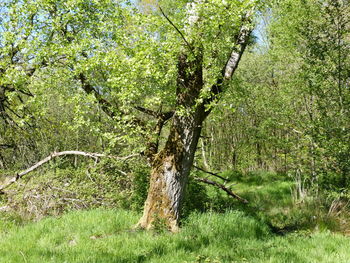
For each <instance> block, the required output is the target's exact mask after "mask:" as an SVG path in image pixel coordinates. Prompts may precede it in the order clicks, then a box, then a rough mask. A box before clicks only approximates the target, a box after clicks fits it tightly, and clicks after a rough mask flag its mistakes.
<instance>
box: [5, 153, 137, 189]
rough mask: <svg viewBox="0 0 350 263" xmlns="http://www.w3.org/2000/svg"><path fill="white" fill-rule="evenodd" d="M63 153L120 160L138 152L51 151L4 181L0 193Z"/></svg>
mask: <svg viewBox="0 0 350 263" xmlns="http://www.w3.org/2000/svg"><path fill="white" fill-rule="evenodd" d="M65 155H81V156H85V157H89V158H93V159H95V160H97V159H98V158H102V157H104V158H111V159H115V160H121V161H126V160H128V159H131V158H134V157H137V156H139V154H131V155H128V156H125V157H118V156H113V155H106V154H102V153H89V152H82V151H63V152H53V153H51V154H50V155H49V156H48V157H46V158H45V159H43V160H41V161H39V162H37V163H36V164H34V165H33V166H31V167H29V168H28V169H26V170H24V171H22V172H20V173H17V174H16V176H14V177H12V178H11V179H9V180H7V182H6V183H4V185H1V186H0V193H1V192H2V191H3V190H4V189H5V188H7V187H9V186H10V185H12V184H13V183H15V182H17V181H18V180H19V179H20V178H22V177H23V176H24V175H26V174H28V173H30V172H32V171H34V170H35V169H37V168H39V167H40V166H42V165H43V164H45V163H47V162H49V161H51V160H52V159H53V158H55V157H59V156H65Z"/></svg>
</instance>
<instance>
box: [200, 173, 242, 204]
mask: <svg viewBox="0 0 350 263" xmlns="http://www.w3.org/2000/svg"><path fill="white" fill-rule="evenodd" d="M194 179H195V180H197V181H199V182H202V183H205V184H210V185H213V186H216V187H218V188H220V189H221V190H223V191H225V192H226V193H227V194H228V195H229V196H232V197H233V198H235V199H237V200H238V201H241V202H242V203H244V204H248V203H249V202H248V200H246V199H244V198H242V197H240V196H239V195H237V194H235V193H234V192H232V191H231V190H230V189H228V188H227V187H226V186H224V185H223V184H220V183H218V182H215V181H212V180H209V179H207V178H199V177H194Z"/></svg>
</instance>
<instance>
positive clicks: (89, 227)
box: [0, 209, 350, 263]
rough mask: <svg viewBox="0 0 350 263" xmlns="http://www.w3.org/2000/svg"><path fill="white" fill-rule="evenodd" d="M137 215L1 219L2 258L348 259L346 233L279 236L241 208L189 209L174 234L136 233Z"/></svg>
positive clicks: (299, 262) (6, 261)
mask: <svg viewBox="0 0 350 263" xmlns="http://www.w3.org/2000/svg"><path fill="white" fill-rule="evenodd" d="M139 216H140V215H139V214H137V213H132V212H126V211H123V210H102V209H98V210H91V211H76V212H70V213H68V214H66V215H63V216H61V217H59V218H46V219H43V220H41V221H39V222H36V223H29V224H26V225H24V226H18V225H12V226H9V225H7V226H6V227H5V225H3V224H0V226H1V227H2V228H1V229H0V238H1V241H0V262H1V263H12V262H13V263H19V262H32V263H39V262H60V263H61V262H62V263H63V262H67V263H68V262H69V263H74V262H79V263H85V262H89V263H92V262H101V263H108V262H116V263H117V262H118V263H121V262H152V263H153V262H154V263H157V262H169V263H171V262H276V263H277V262H278V263H281V262H295V263H303V262H325V263H326V262H327V263H330V262H334V263H342V262H343V263H347V262H350V249H349V248H350V239H349V238H346V237H344V236H341V235H335V234H331V233H330V232H319V233H314V234H311V235H301V234H290V235H286V236H277V235H274V234H272V233H271V232H270V230H269V228H268V227H267V226H266V224H265V223H263V222H262V221H259V220H257V219H255V218H253V217H251V216H248V215H247V214H245V213H244V212H240V211H228V212H226V213H222V214H218V213H209V212H208V213H204V214H192V215H190V216H189V217H188V218H187V219H186V221H185V222H184V223H183V227H182V230H181V231H180V232H179V233H177V234H171V233H168V232H162V231H151V232H147V231H140V230H134V229H133V226H134V225H135V223H136V222H137V219H138V217H139ZM4 227H5V228H4Z"/></svg>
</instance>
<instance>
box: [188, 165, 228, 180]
mask: <svg viewBox="0 0 350 263" xmlns="http://www.w3.org/2000/svg"><path fill="white" fill-rule="evenodd" d="M193 167H194V168H196V169H197V170H199V171H202V172H204V173H207V174H210V175H212V176H215V177H217V178H220V179H221V180H224V181H225V182H230V180H228V179H226V178H225V177H222V176H220V175H218V174H217V173H213V172H209V171H206V170H204V169H203V168H200V167H198V166H195V165H193Z"/></svg>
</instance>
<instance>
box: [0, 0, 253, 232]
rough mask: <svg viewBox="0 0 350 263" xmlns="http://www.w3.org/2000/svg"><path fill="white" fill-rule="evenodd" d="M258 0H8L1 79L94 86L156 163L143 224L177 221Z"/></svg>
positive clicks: (119, 137) (122, 134) (123, 132)
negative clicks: (203, 137)
mask: <svg viewBox="0 0 350 263" xmlns="http://www.w3.org/2000/svg"><path fill="white" fill-rule="evenodd" d="M257 7H258V1H253V0H245V1H242V0H240V1H239V0H237V1H221V0H220V1H219V0H207V1H204V0H195V1H176V2H173V1H170V2H167V1H158V2H157V1H144V2H143V5H138V4H136V3H135V2H133V1H110V0H104V1H89V0H81V1H69V0H66V1H50V0H35V1H27V0H26V1H15V0H9V1H5V2H4V3H3V4H2V6H1V10H2V13H4V14H7V16H5V19H3V20H2V27H3V30H4V31H5V32H4V33H5V34H3V37H2V38H1V60H2V62H1V65H5V64H6V63H7V65H8V66H6V65H5V66H4V67H2V68H4V70H2V72H1V74H2V82H1V83H0V84H1V88H2V89H3V90H4V89H7V90H8V88H7V87H10V88H11V89H12V90H13V91H14V90H18V91H19V92H20V91H21V90H23V89H19V87H20V86H19V84H18V85H17V84H16V83H15V82H13V81H12V80H13V78H16V76H23V77H22V79H24V80H25V81H21V82H20V85H22V86H25V88H26V90H27V89H29V90H30V88H31V87H33V86H34V87H36V86H38V85H39V86H40V87H42V88H43V89H44V90H45V87H47V86H49V85H53V84H52V81H51V82H50V78H51V77H52V78H55V79H57V77H59V78H60V79H65V81H62V82H61V83H67V84H68V83H70V84H71V85H72V87H73V88H72V90H74V89H77V88H78V87H80V88H81V90H83V91H85V93H87V94H90V95H91V96H93V97H94V98H95V101H96V102H97V103H98V104H99V105H100V107H101V109H102V110H103V111H104V112H105V113H106V115H108V116H109V117H110V118H111V121H112V122H113V124H114V126H115V129H116V131H118V134H115V135H114V136H115V138H112V139H111V140H113V141H128V140H130V138H134V139H133V140H134V142H135V141H137V142H140V143H139V145H142V146H140V147H136V148H135V151H142V152H143V153H144V156H145V157H146V158H147V160H148V162H149V164H150V166H151V175H150V188H149V192H148V197H147V200H146V203H145V207H144V213H143V216H142V218H141V219H140V221H139V226H140V227H142V228H146V229H149V228H151V227H152V226H153V225H154V224H155V223H159V222H164V223H165V225H166V226H167V227H168V228H169V229H170V230H172V231H176V230H177V228H178V225H179V216H180V211H181V203H182V199H183V195H184V189H185V187H186V184H187V181H188V176H189V172H190V169H191V167H192V163H193V160H194V155H195V151H196V148H197V143H198V139H199V137H200V134H201V129H202V125H203V122H204V120H205V119H206V117H207V116H208V115H209V113H210V112H211V110H212V108H213V107H215V105H216V104H217V103H218V101H219V99H220V96H221V93H222V92H223V91H224V90H225V88H226V87H227V84H228V83H229V81H230V79H231V78H232V76H233V74H234V72H235V70H236V68H237V66H238V64H239V61H240V59H241V57H242V54H243V52H244V50H245V48H246V46H247V44H248V42H249V40H250V35H251V32H252V30H253V16H254V13H255V12H256V10H257ZM48 76H49V77H48ZM11 78H12V79H11ZM16 85H17V86H16ZM57 88H59V86H57ZM78 91H79V90H77V91H76V92H78ZM33 96H35V94H33ZM140 135H141V136H140ZM141 142H142V143H141Z"/></svg>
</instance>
